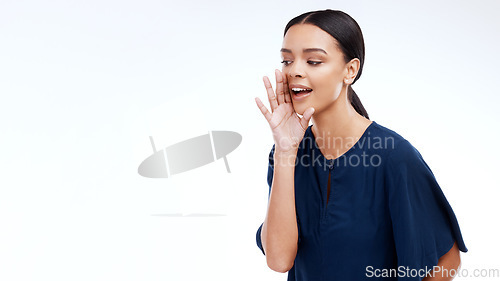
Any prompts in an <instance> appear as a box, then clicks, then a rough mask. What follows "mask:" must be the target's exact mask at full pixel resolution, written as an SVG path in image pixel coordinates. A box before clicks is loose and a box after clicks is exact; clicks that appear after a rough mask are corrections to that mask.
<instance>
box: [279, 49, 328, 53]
mask: <svg viewBox="0 0 500 281" xmlns="http://www.w3.org/2000/svg"><path fill="white" fill-rule="evenodd" d="M280 52H282V53H290V54H291V53H292V50H290V49H285V48H281V50H280ZM302 52H304V53H310V52H322V53H325V54H327V53H326V51H325V50H323V49H320V48H307V49H302ZM327 55H328V54H327Z"/></svg>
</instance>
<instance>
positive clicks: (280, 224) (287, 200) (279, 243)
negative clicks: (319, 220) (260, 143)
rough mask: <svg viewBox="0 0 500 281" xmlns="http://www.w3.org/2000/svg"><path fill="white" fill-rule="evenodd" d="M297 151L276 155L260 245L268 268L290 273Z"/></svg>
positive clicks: (295, 236) (294, 238)
mask: <svg viewBox="0 0 500 281" xmlns="http://www.w3.org/2000/svg"><path fill="white" fill-rule="evenodd" d="M296 157H297V151H291V152H286V153H281V152H280V151H278V150H276V151H275V153H274V174H273V182H272V188H271V194H270V196H269V203H268V207H267V214H266V218H265V220H264V224H263V225H262V231H261V241H262V247H263V248H264V252H265V254H266V261H267V265H268V266H269V268H271V269H272V270H274V271H277V272H282V273H284V272H287V271H289V270H290V268H292V266H293V263H294V260H295V256H296V255H297V241H298V228H297V218H296V211H295V188H294V187H295V183H294V174H295V165H294V164H295V159H296Z"/></svg>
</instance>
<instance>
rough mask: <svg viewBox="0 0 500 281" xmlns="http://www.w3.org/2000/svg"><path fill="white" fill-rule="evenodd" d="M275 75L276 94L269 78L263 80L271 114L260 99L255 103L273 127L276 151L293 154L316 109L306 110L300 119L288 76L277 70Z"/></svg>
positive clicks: (265, 77) (256, 99)
mask: <svg viewBox="0 0 500 281" xmlns="http://www.w3.org/2000/svg"><path fill="white" fill-rule="evenodd" d="M275 75H276V94H275V93H274V91H273V88H272V85H271V82H270V81H269V78H267V76H264V78H263V80H264V86H265V87H266V91H267V97H268V99H269V104H270V105H271V112H269V111H268V110H267V108H266V106H265V105H264V104H263V103H262V101H261V100H260V99H259V98H258V97H256V98H255V102H256V103H257V106H258V107H259V109H260V111H261V112H262V114H263V115H264V117H265V118H266V120H267V122H268V123H269V126H270V127H271V130H272V133H273V138H274V144H275V151H280V152H293V151H296V150H297V149H298V147H299V144H300V142H301V141H302V138H303V137H304V133H305V132H306V129H307V126H308V124H309V120H310V119H311V117H312V115H313V113H314V108H312V107H310V108H308V109H306V111H305V112H304V114H303V116H302V118H300V117H299V116H298V115H297V113H296V112H295V110H294V108H293V104H292V97H291V94H290V89H289V87H288V80H287V77H286V75H284V74H283V73H282V72H281V71H279V70H277V69H276V70H275Z"/></svg>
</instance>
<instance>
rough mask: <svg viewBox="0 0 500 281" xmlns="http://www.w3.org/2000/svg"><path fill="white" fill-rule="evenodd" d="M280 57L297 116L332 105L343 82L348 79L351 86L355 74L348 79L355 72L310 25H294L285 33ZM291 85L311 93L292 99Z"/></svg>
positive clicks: (332, 42) (328, 38) (322, 33)
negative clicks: (310, 109) (301, 87)
mask: <svg viewBox="0 0 500 281" xmlns="http://www.w3.org/2000/svg"><path fill="white" fill-rule="evenodd" d="M308 49H309V50H308ZM281 56H282V59H283V69H282V71H283V73H284V74H285V75H286V76H287V79H288V86H289V88H290V95H291V96H292V103H293V107H294V109H295V111H296V112H297V113H299V114H301V115H303V113H304V111H305V110H306V109H307V108H309V107H314V109H315V114H317V113H319V112H321V111H322V110H323V109H325V108H327V107H329V106H330V105H332V104H333V103H334V102H335V101H336V100H338V97H339V96H340V94H341V92H342V90H343V89H344V88H345V87H346V84H345V83H344V79H347V78H349V77H351V79H350V80H349V81H348V83H349V84H350V83H352V81H353V79H354V77H355V73H354V76H352V74H353V71H355V72H357V70H356V69H355V70H352V69H350V67H349V65H350V63H349V64H346V63H345V62H344V57H343V54H342V52H341V51H340V50H339V49H338V48H337V47H336V40H335V39H334V38H333V37H332V36H331V35H330V34H328V33H327V32H325V31H324V30H322V29H321V28H319V27H317V26H315V25H312V24H296V25H293V26H292V27H290V28H289V29H288V31H287V33H286V34H285V37H284V39H283V46H282V49H281ZM355 60H357V59H355ZM351 62H352V61H351ZM293 84H298V85H302V86H305V87H306V88H310V89H312V91H311V92H310V93H302V94H299V95H296V94H295V93H294V91H292V88H295V87H294V86H293Z"/></svg>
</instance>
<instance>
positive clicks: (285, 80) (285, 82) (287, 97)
mask: <svg viewBox="0 0 500 281" xmlns="http://www.w3.org/2000/svg"><path fill="white" fill-rule="evenodd" d="M281 74H283V88H284V89H285V91H284V92H285V102H288V103H291V102H292V97H291V96H290V89H289V88H288V78H287V77H286V74H285V73H283V72H281Z"/></svg>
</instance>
